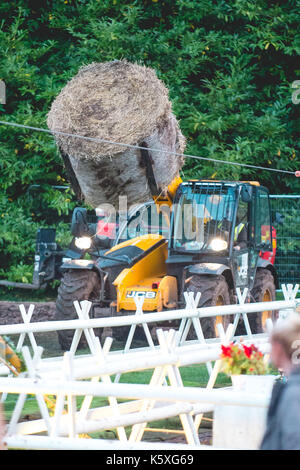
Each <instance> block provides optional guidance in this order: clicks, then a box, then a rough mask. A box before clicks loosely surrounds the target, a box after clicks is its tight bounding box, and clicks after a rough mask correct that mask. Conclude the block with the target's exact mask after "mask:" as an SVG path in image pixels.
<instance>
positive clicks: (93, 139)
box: [0, 120, 295, 176]
mask: <svg viewBox="0 0 300 470" xmlns="http://www.w3.org/2000/svg"><path fill="white" fill-rule="evenodd" d="M0 125H6V126H12V127H17V128H21V129H28V130H31V131H37V132H43V133H46V134H51V135H53V134H57V135H61V136H65V137H74V138H77V139H84V140H88V141H90V142H95V143H99V144H110V145H115V146H119V147H125V148H130V149H138V150H148V151H150V152H159V153H166V154H168V155H174V156H176V157H181V158H191V159H194V160H205V161H210V162H213V163H223V164H225V165H235V166H239V167H244V168H251V169H256V170H266V171H273V172H277V173H285V174H288V175H293V176H294V175H295V172H294V171H288V170H280V169H277V168H269V167H264V166H259V165H251V164H248V163H240V162H231V161H227V160H221V159H217V158H211V157H201V156H200V155H191V154H185V153H178V152H174V151H172V150H164V149H155V148H151V147H143V146H141V145H132V144H126V143H123V142H115V141H113V140H108V139H102V138H97V137H87V136H84V135H80V134H72V133H69V132H62V131H52V130H49V129H45V128H42V127H34V126H28V125H26V124H19V123H16V122H11V121H1V120H0Z"/></svg>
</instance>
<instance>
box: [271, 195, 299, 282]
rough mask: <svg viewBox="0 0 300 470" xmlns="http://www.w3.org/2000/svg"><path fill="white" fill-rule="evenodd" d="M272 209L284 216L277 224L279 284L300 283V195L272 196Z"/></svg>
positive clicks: (276, 265)
mask: <svg viewBox="0 0 300 470" xmlns="http://www.w3.org/2000/svg"><path fill="white" fill-rule="evenodd" d="M270 202H271V209H272V211H274V212H279V213H280V214H282V215H283V216H284V218H283V222H282V224H276V232H277V250H276V258H275V268H276V271H277V273H278V277H279V284H287V283H290V284H296V283H299V282H300V195H296V194H291V195H277V194H272V195H270Z"/></svg>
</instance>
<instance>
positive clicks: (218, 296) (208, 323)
mask: <svg viewBox="0 0 300 470" xmlns="http://www.w3.org/2000/svg"><path fill="white" fill-rule="evenodd" d="M186 290H187V291H188V292H195V293H196V292H201V298H200V302H199V304H198V307H200V308H201V307H211V306H214V305H229V304H230V293H229V288H228V284H227V282H226V279H225V277H224V276H222V275H220V276H211V275H209V276H200V275H199V276H198V275H193V276H192V277H191V278H189V281H188V284H187V288H186ZM231 319H232V316H231V315H225V316H222V317H221V316H220V317H210V318H203V319H201V320H200V322H201V326H202V330H203V334H204V337H205V338H215V337H216V336H218V330H217V326H216V325H217V323H222V324H223V327H224V329H225V330H226V328H227V327H228V325H229V323H230V322H231Z"/></svg>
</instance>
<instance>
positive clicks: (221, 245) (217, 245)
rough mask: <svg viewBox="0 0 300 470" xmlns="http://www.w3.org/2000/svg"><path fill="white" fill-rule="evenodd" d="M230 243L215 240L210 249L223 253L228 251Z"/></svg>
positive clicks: (219, 239) (218, 239) (220, 239)
mask: <svg viewBox="0 0 300 470" xmlns="http://www.w3.org/2000/svg"><path fill="white" fill-rule="evenodd" d="M227 246H228V243H227V242H226V241H225V240H223V239H222V238H214V239H213V240H212V242H211V243H210V248H211V249H212V250H213V251H223V250H226V248H227Z"/></svg>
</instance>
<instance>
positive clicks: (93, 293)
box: [54, 269, 100, 351]
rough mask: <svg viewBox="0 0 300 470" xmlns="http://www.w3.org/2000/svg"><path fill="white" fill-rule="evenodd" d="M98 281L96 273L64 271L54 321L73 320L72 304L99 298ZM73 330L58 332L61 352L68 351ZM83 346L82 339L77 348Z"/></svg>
mask: <svg viewBox="0 0 300 470" xmlns="http://www.w3.org/2000/svg"><path fill="white" fill-rule="evenodd" d="M99 292H100V279H99V276H98V275H97V273H96V272H94V271H88V270H83V269H80V270H76V271H75V270H70V271H66V272H65V273H64V275H63V277H62V279H61V283H60V286H59V288H58V295H57V300H56V311H55V317H54V320H74V319H77V318H78V316H77V313H76V310H75V307H74V304H73V302H74V301H75V300H78V302H80V301H82V300H90V301H93V300H95V299H97V298H99ZM74 331H75V330H62V331H58V332H57V333H58V341H59V344H60V346H61V348H62V350H63V351H67V350H69V349H70V346H71V343H72V339H73V336H74ZM84 345H85V342H84V338H83V337H82V341H81V342H80V345H79V347H83V346H84Z"/></svg>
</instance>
